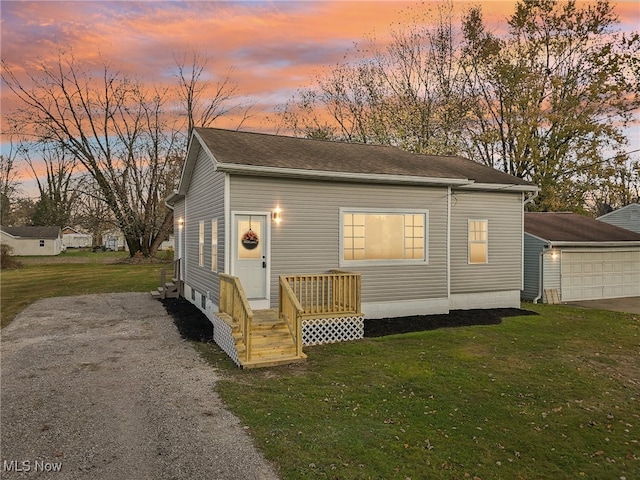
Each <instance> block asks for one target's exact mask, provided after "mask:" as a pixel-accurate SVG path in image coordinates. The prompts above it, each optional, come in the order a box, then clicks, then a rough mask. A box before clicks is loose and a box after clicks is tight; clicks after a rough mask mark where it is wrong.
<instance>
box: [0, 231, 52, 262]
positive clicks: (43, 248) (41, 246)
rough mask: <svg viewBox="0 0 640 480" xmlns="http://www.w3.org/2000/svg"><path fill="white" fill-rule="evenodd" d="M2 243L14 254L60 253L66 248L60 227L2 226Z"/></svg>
mask: <svg viewBox="0 0 640 480" xmlns="http://www.w3.org/2000/svg"><path fill="white" fill-rule="evenodd" d="M0 233H1V235H2V243H3V244H6V245H9V246H10V247H11V248H12V249H13V255H24V256H31V255H58V254H59V253H60V252H62V251H63V250H64V243H63V241H62V229H61V228H60V227H4V226H2V227H0Z"/></svg>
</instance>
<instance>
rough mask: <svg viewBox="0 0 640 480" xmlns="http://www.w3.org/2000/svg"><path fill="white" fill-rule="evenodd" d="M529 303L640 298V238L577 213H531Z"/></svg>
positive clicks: (526, 222) (526, 271) (526, 288)
mask: <svg viewBox="0 0 640 480" xmlns="http://www.w3.org/2000/svg"><path fill="white" fill-rule="evenodd" d="M524 231H525V234H524V237H525V238H524V250H525V253H524V262H525V265H524V290H523V292H522V298H523V299H525V300H533V301H540V300H541V301H543V302H545V303H556V302H558V301H562V302H571V301H579V300H597V299H602V298H618V297H635V296H640V234H638V233H635V232H632V231H630V230H625V229H624V228H620V227H617V226H614V225H609V224H607V223H605V222H601V221H598V220H595V219H593V218H590V217H585V216H583V215H577V214H574V213H547V212H544V213H525V220H524Z"/></svg>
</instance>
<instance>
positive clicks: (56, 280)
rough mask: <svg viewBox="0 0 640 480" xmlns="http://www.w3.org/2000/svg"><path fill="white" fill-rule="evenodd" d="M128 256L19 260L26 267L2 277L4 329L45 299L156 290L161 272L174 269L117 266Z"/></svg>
mask: <svg viewBox="0 0 640 480" xmlns="http://www.w3.org/2000/svg"><path fill="white" fill-rule="evenodd" d="M127 256H128V255H127V254H126V253H124V252H100V253H92V252H87V251H82V250H78V251H68V252H65V253H64V254H61V255H58V256H56V257H16V258H17V259H18V260H19V261H20V262H21V263H22V264H23V266H22V267H21V268H18V269H15V270H3V271H2V272H1V273H0V275H1V279H0V280H1V291H0V294H1V299H2V308H1V309H0V325H1V326H2V327H4V326H6V325H8V324H9V323H10V322H11V321H12V320H13V319H14V318H15V316H16V315H17V314H18V313H20V312H21V311H22V310H23V309H24V308H25V307H26V306H27V305H29V304H31V303H33V302H35V301H36V300H39V299H41V298H47V297H61V296H67V295H85V294H90V293H112V292H145V291H151V290H155V289H156V287H157V286H158V285H159V284H160V270H161V269H162V268H166V267H171V263H166V264H165V263H160V264H159V263H153V264H135V265H129V264H118V263H114V262H118V261H119V260H122V259H124V258H127Z"/></svg>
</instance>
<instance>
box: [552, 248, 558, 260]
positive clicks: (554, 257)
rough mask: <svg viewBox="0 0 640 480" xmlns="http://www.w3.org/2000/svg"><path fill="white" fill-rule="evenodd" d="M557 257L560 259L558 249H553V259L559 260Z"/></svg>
mask: <svg viewBox="0 0 640 480" xmlns="http://www.w3.org/2000/svg"><path fill="white" fill-rule="evenodd" d="M557 259H558V251H557V250H551V260H557Z"/></svg>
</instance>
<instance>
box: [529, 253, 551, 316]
mask: <svg viewBox="0 0 640 480" xmlns="http://www.w3.org/2000/svg"><path fill="white" fill-rule="evenodd" d="M551 249H553V245H552V244H549V245H545V246H544V248H543V250H542V251H541V252H540V258H539V260H538V296H537V297H536V298H534V299H533V303H534V304H535V303H538V300H540V299H541V298H542V290H543V285H542V282H543V280H544V279H543V275H542V272H543V268H544V254H545V253H547V252H548V251H551Z"/></svg>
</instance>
